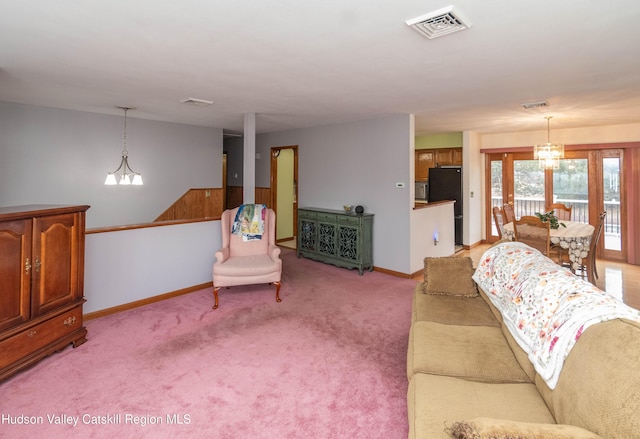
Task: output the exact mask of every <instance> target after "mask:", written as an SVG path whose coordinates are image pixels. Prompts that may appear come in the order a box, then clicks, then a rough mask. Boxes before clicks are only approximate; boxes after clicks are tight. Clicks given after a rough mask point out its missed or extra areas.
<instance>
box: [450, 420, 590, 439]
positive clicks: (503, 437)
mask: <svg viewBox="0 0 640 439" xmlns="http://www.w3.org/2000/svg"><path fill="white" fill-rule="evenodd" d="M446 432H447V433H449V434H451V435H452V436H453V437H454V438H456V439H598V438H601V437H600V436H598V435H597V434H595V433H592V432H590V431H588V430H585V429H582V428H580V427H576V426H574V425H561V424H535V423H530V422H517V421H507V420H504V419H491V418H476V419H473V420H471V421H461V422H454V423H453V424H451V427H449V428H447V429H446Z"/></svg>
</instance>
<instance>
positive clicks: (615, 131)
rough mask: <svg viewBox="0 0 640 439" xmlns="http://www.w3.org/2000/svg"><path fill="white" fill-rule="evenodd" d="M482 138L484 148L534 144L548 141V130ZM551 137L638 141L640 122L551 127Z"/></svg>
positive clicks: (575, 140) (586, 141) (566, 140)
mask: <svg viewBox="0 0 640 439" xmlns="http://www.w3.org/2000/svg"><path fill="white" fill-rule="evenodd" d="M481 138H482V140H481V142H482V148H513V147H518V146H533V145H535V144H537V143H545V142H546V141H547V131H546V130H541V131H523V132H517V133H496V134H483V135H482V136H481ZM549 138H550V139H551V141H552V142H557V143H564V144H565V145H582V144H596V143H620V142H638V141H640V123H636V124H628V125H609V126H599V127H586V128H567V129H553V128H551V131H550V134H549Z"/></svg>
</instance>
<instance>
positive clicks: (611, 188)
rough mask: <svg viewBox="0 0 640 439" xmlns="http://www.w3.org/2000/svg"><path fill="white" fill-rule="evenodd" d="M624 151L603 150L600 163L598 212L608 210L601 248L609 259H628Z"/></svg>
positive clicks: (599, 248) (601, 254) (598, 163)
mask: <svg viewBox="0 0 640 439" xmlns="http://www.w3.org/2000/svg"><path fill="white" fill-rule="evenodd" d="M622 154H623V151H622V150H619V149H609V150H603V151H600V152H599V154H598V160H597V168H598V170H597V173H598V182H599V186H600V187H601V190H600V191H598V193H599V196H598V200H597V202H596V204H597V206H598V212H602V211H606V212H607V216H606V217H605V221H604V229H603V230H602V236H601V237H600V242H599V245H598V255H599V256H603V257H605V258H607V259H616V260H626V253H625V249H624V239H623V237H624V235H625V231H624V228H625V227H624V225H625V221H624V220H623V218H625V209H624V208H625V206H624V204H622V203H621V202H620V200H623V199H624V197H623V195H624V194H623V192H624V186H623V185H622V183H621V182H622V181H623V175H622V169H623V167H622V159H623V155H622Z"/></svg>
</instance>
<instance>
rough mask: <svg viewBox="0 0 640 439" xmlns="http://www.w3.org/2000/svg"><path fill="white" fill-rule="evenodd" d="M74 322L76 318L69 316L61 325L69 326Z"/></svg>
mask: <svg viewBox="0 0 640 439" xmlns="http://www.w3.org/2000/svg"><path fill="white" fill-rule="evenodd" d="M75 321H76V316H71V317H69V318H68V319H66V320H65V321H64V322H63V323H64V326H71V325H73V324H74V323H75Z"/></svg>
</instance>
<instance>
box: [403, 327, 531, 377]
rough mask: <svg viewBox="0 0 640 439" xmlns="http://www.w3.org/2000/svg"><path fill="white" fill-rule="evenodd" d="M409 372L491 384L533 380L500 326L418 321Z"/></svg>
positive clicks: (410, 355) (412, 343)
mask: <svg viewBox="0 0 640 439" xmlns="http://www.w3.org/2000/svg"><path fill="white" fill-rule="evenodd" d="M409 342H410V343H411V345H410V346H409V349H408V356H407V374H408V377H409V378H411V376H412V375H413V374H416V373H430V374H433V375H445V376H451V377H460V378H465V379H468V380H474V381H483V382H490V383H530V382H531V380H530V379H529V377H528V376H527V374H526V373H525V372H524V371H523V370H522V368H521V367H520V365H519V364H518V361H517V360H516V358H515V357H514V355H513V352H512V351H511V349H510V348H509V345H508V344H507V341H506V340H505V338H504V335H503V334H502V331H501V330H500V328H493V327H487V326H461V325H445V324H442V323H433V322H416V323H415V324H413V325H412V326H411V329H410V336H409Z"/></svg>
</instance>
